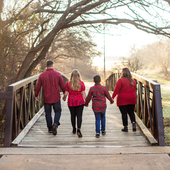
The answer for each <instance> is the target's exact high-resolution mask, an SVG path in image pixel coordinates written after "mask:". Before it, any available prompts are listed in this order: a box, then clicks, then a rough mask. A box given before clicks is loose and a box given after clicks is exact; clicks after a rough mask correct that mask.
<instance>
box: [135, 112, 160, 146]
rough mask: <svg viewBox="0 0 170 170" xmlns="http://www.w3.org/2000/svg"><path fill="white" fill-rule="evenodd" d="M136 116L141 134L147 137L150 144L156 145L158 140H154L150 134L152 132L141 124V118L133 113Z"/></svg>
mask: <svg viewBox="0 0 170 170" xmlns="http://www.w3.org/2000/svg"><path fill="white" fill-rule="evenodd" d="M135 116H136V122H137V124H138V125H139V127H140V129H141V131H142V132H143V134H144V135H145V136H146V138H147V139H148V141H149V142H150V144H151V145H152V146H155V145H158V142H157V141H156V139H155V138H154V137H153V136H152V134H151V133H150V131H149V130H148V129H147V128H146V126H145V125H144V124H143V122H142V121H141V119H140V118H139V117H138V116H137V114H135Z"/></svg>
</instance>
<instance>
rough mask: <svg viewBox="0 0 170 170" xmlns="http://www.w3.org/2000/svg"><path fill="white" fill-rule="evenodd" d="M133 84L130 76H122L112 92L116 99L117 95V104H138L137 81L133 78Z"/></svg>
mask: <svg viewBox="0 0 170 170" xmlns="http://www.w3.org/2000/svg"><path fill="white" fill-rule="evenodd" d="M133 84H134V85H133V86H131V85H130V81H129V79H128V78H120V79H119V80H118V81H117V83H116V87H115V89H114V92H113V94H112V98H113V99H114V98H115V96H116V95H117V106H122V105H129V104H136V82H135V80H133Z"/></svg>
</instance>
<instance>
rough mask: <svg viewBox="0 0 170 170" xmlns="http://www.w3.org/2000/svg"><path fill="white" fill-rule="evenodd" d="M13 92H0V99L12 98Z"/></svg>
mask: <svg viewBox="0 0 170 170" xmlns="http://www.w3.org/2000/svg"><path fill="white" fill-rule="evenodd" d="M12 96H13V93H10V92H6V93H0V100H12Z"/></svg>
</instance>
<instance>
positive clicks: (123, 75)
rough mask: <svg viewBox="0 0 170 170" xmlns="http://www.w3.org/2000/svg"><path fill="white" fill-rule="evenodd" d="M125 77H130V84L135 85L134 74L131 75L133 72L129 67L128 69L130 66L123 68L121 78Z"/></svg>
mask: <svg viewBox="0 0 170 170" xmlns="http://www.w3.org/2000/svg"><path fill="white" fill-rule="evenodd" d="M123 77H125V78H128V79H129V81H130V85H131V86H133V85H134V84H133V79H132V75H131V73H130V71H129V69H128V68H123V69H122V75H121V78H123Z"/></svg>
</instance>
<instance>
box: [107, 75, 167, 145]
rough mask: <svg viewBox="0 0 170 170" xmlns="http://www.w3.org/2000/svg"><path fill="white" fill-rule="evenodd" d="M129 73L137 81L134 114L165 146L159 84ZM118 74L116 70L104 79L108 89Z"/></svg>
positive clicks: (113, 83) (113, 86)
mask: <svg viewBox="0 0 170 170" xmlns="http://www.w3.org/2000/svg"><path fill="white" fill-rule="evenodd" d="M131 74H132V78H133V79H134V80H135V81H136V83H137V92H136V94H137V103H136V107H135V108H136V114H137V115H138V117H139V118H140V119H141V120H142V121H143V123H144V124H145V126H146V127H147V128H148V130H149V131H150V132H151V134H152V135H153V137H154V138H155V139H156V140H157V141H158V144H159V146H165V139H164V126H163V113H162V99H161V88H160V84H158V83H156V82H154V81H152V80H149V79H147V78H145V77H142V76H140V75H138V74H135V73H131ZM120 76H121V74H120V72H117V73H113V74H111V75H110V76H109V77H108V78H107V79H106V87H107V89H108V90H109V91H114V88H115V86H116V82H117V80H118V79H119V78H120Z"/></svg>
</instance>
